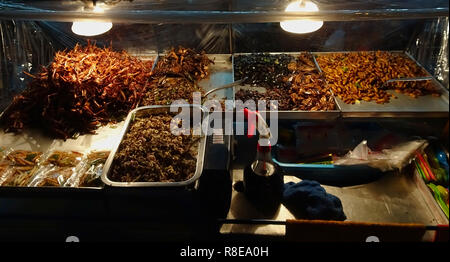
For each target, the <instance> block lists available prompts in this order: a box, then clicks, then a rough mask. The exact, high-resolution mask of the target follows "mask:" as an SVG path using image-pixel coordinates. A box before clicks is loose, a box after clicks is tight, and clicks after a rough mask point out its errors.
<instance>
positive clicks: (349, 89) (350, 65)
mask: <svg viewBox="0 0 450 262" xmlns="http://www.w3.org/2000/svg"><path fill="white" fill-rule="evenodd" d="M317 62H318V63H319V66H320V67H321V69H322V70H323V72H324V74H325V77H326V80H327V82H328V86H329V87H330V88H331V89H332V90H333V92H334V94H335V95H336V96H338V97H339V98H340V99H342V100H343V101H344V102H345V103H347V104H354V103H355V102H358V101H368V102H369V101H374V102H376V103H378V104H384V103H387V102H389V101H390V99H391V98H396V96H395V95H394V94H389V93H388V92H387V91H386V90H387V89H393V90H395V91H396V92H397V93H404V94H407V95H409V96H411V97H413V98H416V97H418V96H422V95H429V94H431V95H433V96H439V95H440V93H439V91H438V90H437V88H436V86H435V85H434V84H433V83H432V82H431V81H416V82H392V83H390V84H388V85H385V83H386V81H388V80H390V79H397V78H411V77H422V76H428V73H427V72H426V71H425V70H423V69H422V68H420V67H419V66H418V65H417V64H416V63H415V62H414V61H412V60H411V59H409V58H408V57H406V55H404V54H401V53H392V52H385V51H376V52H351V53H331V54H323V55H319V56H318V57H317Z"/></svg>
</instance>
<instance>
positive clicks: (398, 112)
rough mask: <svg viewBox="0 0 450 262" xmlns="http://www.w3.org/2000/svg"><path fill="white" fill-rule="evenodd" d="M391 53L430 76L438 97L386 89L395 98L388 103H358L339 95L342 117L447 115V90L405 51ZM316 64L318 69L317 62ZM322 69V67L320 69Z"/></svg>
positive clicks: (338, 102)
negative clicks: (437, 91) (405, 59)
mask: <svg viewBox="0 0 450 262" xmlns="http://www.w3.org/2000/svg"><path fill="white" fill-rule="evenodd" d="M353 52H357V51H351V52H312V54H313V55H314V57H317V56H318V55H321V54H336V53H353ZM390 52H391V53H401V54H404V55H406V56H407V57H408V58H409V59H411V60H413V61H414V62H415V63H416V64H417V65H418V66H419V67H420V68H422V69H423V70H424V71H426V72H427V74H428V76H430V77H432V81H433V82H434V84H435V85H436V87H437V88H438V89H439V91H441V93H442V94H441V96H440V97H434V96H432V95H426V96H419V97H417V98H411V97H409V96H407V95H405V94H400V93H396V92H395V91H394V90H388V93H390V94H395V95H396V96H397V97H398V98H397V99H390V101H389V102H388V103H385V104H377V103H375V102H373V101H372V102H366V101H360V103H359V104H346V103H345V102H344V101H342V100H341V99H340V98H339V97H335V99H336V102H337V104H338V106H339V108H340V110H341V115H342V117H419V116H420V117H448V113H449V100H448V90H447V89H446V88H445V87H444V86H443V85H442V84H441V83H440V82H439V81H438V80H436V78H435V77H433V76H432V75H431V74H430V73H429V72H428V71H427V70H426V69H425V68H424V67H423V66H422V65H421V64H420V63H419V62H417V60H415V59H414V58H413V57H412V56H411V55H410V54H408V53H407V52H405V51H390ZM317 66H318V67H319V69H320V66H319V64H317ZM320 71H322V69H320Z"/></svg>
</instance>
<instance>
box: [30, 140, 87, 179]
mask: <svg viewBox="0 0 450 262" xmlns="http://www.w3.org/2000/svg"><path fill="white" fill-rule="evenodd" d="M83 158H84V152H83V148H81V147H71V148H68V147H67V146H64V147H61V146H58V143H57V142H55V143H54V144H53V145H52V146H51V147H50V149H49V150H48V151H47V152H46V153H45V154H44V155H43V156H42V160H41V161H40V163H39V169H38V171H37V172H36V174H35V176H34V177H33V178H32V179H31V181H30V183H29V184H28V186H30V187H42V186H50V187H52V186H64V185H66V182H67V181H68V180H69V179H70V178H71V177H73V176H76V175H77V174H78V172H79V170H80V169H81V168H82V159H83Z"/></svg>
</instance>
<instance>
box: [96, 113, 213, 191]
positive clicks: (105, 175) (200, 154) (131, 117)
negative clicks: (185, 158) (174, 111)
mask: <svg viewBox="0 0 450 262" xmlns="http://www.w3.org/2000/svg"><path fill="white" fill-rule="evenodd" d="M180 107H183V108H186V107H187V108H190V110H193V109H194V108H196V109H199V110H200V112H201V113H202V118H201V119H202V120H203V121H208V115H207V114H206V113H205V112H206V111H205V110H204V109H203V108H202V107H201V106H199V105H180ZM161 112H170V105H164V106H143V107H139V108H136V109H134V110H133V111H131V112H130V113H129V114H128V116H127V118H126V120H125V125H124V127H123V128H122V131H121V133H120V139H118V140H117V141H116V144H115V145H114V148H113V150H112V151H111V153H110V154H109V157H108V159H107V160H106V163H105V167H104V168H103V173H102V177H101V178H102V181H103V183H105V184H106V185H108V186H112V187H187V186H191V185H193V184H194V183H195V182H196V181H197V180H198V179H199V178H200V176H201V174H202V171H203V161H204V157H205V148H206V137H205V135H204V134H203V135H202V137H201V138H200V141H199V144H198V154H197V166H196V169H195V173H194V175H193V176H192V177H191V178H190V179H188V180H185V181H179V182H116V181H112V180H110V179H109V177H108V174H109V173H110V170H111V168H112V166H113V164H114V156H115V155H116V153H117V151H118V150H119V146H120V144H121V143H122V140H123V139H124V137H125V135H126V134H127V132H128V130H129V129H130V127H131V124H132V123H133V120H134V119H135V117H139V116H142V115H151V114H157V113H161Z"/></svg>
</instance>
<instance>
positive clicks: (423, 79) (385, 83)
mask: <svg viewBox="0 0 450 262" xmlns="http://www.w3.org/2000/svg"><path fill="white" fill-rule="evenodd" d="M428 80H433V77H432V76H422V77H404V78H392V79H389V80H387V81H386V82H384V83H383V85H382V86H381V87H380V88H379V89H382V90H386V89H387V85H388V84H389V83H393V82H413V81H428Z"/></svg>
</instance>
